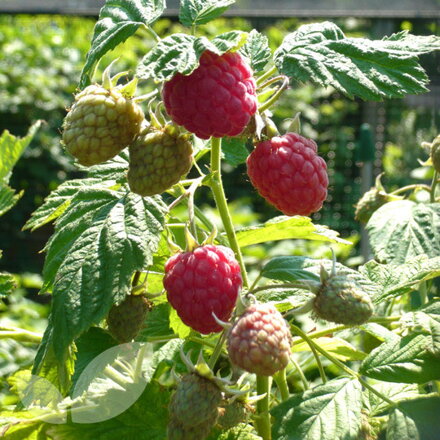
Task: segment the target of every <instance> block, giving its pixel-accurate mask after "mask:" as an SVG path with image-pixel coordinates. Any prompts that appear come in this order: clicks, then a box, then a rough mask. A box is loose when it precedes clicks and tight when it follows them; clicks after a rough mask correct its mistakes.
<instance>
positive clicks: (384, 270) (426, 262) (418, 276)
mask: <svg viewBox="0 0 440 440" xmlns="http://www.w3.org/2000/svg"><path fill="white" fill-rule="evenodd" d="M359 272H360V273H361V274H362V275H363V276H365V277H366V278H368V279H370V280H371V281H372V282H374V283H375V284H377V285H379V286H380V287H381V289H380V290H379V291H378V293H377V295H375V296H374V298H373V300H374V302H375V303H377V304H379V303H381V302H382V301H387V300H389V299H391V298H395V297H397V296H401V295H404V294H406V293H409V292H411V291H413V290H416V289H417V288H418V286H419V284H420V283H421V282H422V281H427V280H430V279H432V278H436V277H438V276H440V257H435V258H428V257H427V256H426V255H420V256H418V257H416V258H412V259H411V260H408V261H407V262H406V263H403V264H395V263H390V264H381V263H378V262H377V261H375V260H371V261H369V262H368V263H366V264H365V265H363V266H361V267H360V268H359Z"/></svg>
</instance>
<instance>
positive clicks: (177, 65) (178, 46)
mask: <svg viewBox="0 0 440 440" xmlns="http://www.w3.org/2000/svg"><path fill="white" fill-rule="evenodd" d="M246 37H247V34H246V33H245V32H240V31H231V32H226V33H224V34H221V35H219V36H217V37H215V38H214V39H213V40H211V41H210V40H208V39H207V38H206V37H194V36H193V35H187V34H173V35H170V36H169V37H166V38H164V39H163V40H161V41H159V43H157V45H156V46H155V47H154V48H153V49H152V50H151V51H150V52H149V53H148V54H147V55H146V56H145V57H144V58H143V59H142V61H141V62H140V64H139V66H138V69H137V76H138V77H139V78H143V79H148V78H153V79H155V80H156V81H168V80H169V79H171V78H172V77H173V76H174V75H175V74H176V73H181V74H183V75H189V74H190V73H191V72H193V71H194V70H195V69H196V68H197V67H198V65H199V59H200V57H201V55H202V54H203V52H205V50H209V51H211V52H213V53H216V54H217V55H222V54H224V53H225V52H228V51H231V50H238V49H239V48H240V47H241V46H242V45H243V44H244V43H245V41H246Z"/></svg>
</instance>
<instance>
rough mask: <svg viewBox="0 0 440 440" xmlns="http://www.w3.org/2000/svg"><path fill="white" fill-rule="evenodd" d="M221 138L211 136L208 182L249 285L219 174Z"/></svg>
mask: <svg viewBox="0 0 440 440" xmlns="http://www.w3.org/2000/svg"><path fill="white" fill-rule="evenodd" d="M220 148H221V138H215V137H213V138H211V173H212V180H211V183H210V186H211V190H212V193H213V195H214V200H215V204H216V205H217V209H218V211H219V213H220V218H221V219H222V222H223V226H224V228H225V231H226V235H227V237H228V240H229V245H230V247H231V249H232V250H233V251H234V253H235V256H236V258H237V261H238V264H239V265H240V269H241V276H242V278H243V287H245V288H248V287H249V280H248V277H247V273H246V267H245V265H244V261H243V255H242V254H241V250H240V246H239V245H238V241H237V236H236V235H235V230H234V224H233V223H232V218H231V214H230V212H229V208H228V203H227V201H226V196H225V191H224V189H223V182H222V175H221V157H220Z"/></svg>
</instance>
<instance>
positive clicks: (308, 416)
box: [272, 377, 362, 440]
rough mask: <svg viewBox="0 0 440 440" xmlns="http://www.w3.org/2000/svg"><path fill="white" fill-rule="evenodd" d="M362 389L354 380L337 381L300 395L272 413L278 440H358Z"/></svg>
mask: <svg viewBox="0 0 440 440" xmlns="http://www.w3.org/2000/svg"><path fill="white" fill-rule="evenodd" d="M361 409H362V387H361V385H360V383H359V382H358V381H357V380H353V379H352V378H346V377H343V378H339V379H334V380H331V381H329V382H327V383H326V384H323V385H318V386H317V387H315V388H313V389H311V390H308V391H306V392H304V393H302V394H300V395H296V396H293V397H291V398H290V399H288V400H286V401H285V402H283V403H281V404H280V405H278V406H276V407H275V408H274V409H273V410H272V415H273V416H274V418H275V424H274V427H273V437H274V438H276V439H277V440H317V439H319V440H357V438H358V433H359V427H360V423H361Z"/></svg>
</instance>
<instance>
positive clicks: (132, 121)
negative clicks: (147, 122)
mask: <svg viewBox="0 0 440 440" xmlns="http://www.w3.org/2000/svg"><path fill="white" fill-rule="evenodd" d="M143 121H144V113H143V112H142V109H141V108H140V107H139V106H138V105H137V104H136V103H135V102H134V101H133V100H132V99H131V98H130V97H128V96H126V95H125V94H123V93H122V91H121V90H120V89H118V87H110V88H105V87H103V86H100V85H91V86H88V87H86V88H85V89H84V90H83V91H81V92H80V93H78V94H77V95H76V96H75V102H74V104H73V105H72V107H71V109H70V111H69V113H68V114H67V116H66V118H65V119H64V122H63V144H64V146H65V148H66V150H67V151H68V152H69V153H70V154H71V155H72V156H74V157H75V158H76V159H77V160H78V162H79V163H80V164H81V165H85V166H91V165H96V164H100V163H103V162H105V161H107V160H109V159H111V158H113V157H114V156H116V155H117V154H118V153H120V152H121V151H122V150H123V149H124V148H125V147H127V146H128V145H129V144H130V143H131V142H132V141H133V139H134V138H135V136H136V135H137V134H138V133H139V130H140V127H141V124H142V122H143Z"/></svg>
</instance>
